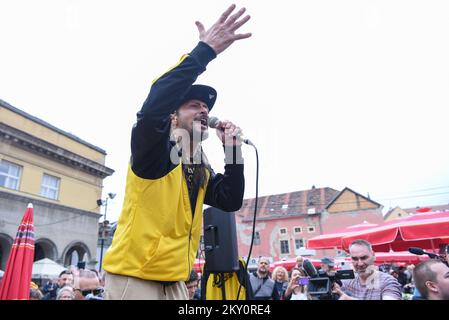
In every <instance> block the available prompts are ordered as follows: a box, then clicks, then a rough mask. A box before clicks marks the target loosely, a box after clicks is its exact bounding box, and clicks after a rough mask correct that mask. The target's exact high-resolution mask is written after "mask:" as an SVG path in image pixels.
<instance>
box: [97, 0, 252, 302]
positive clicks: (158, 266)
mask: <svg viewBox="0 0 449 320" xmlns="http://www.w3.org/2000/svg"><path fill="white" fill-rule="evenodd" d="M234 9H235V5H232V6H231V7H229V8H228V10H226V11H225V12H224V13H223V14H222V15H221V17H220V18H219V19H218V21H217V22H216V23H215V24H214V25H213V26H212V27H211V28H210V29H209V30H207V31H206V30H205V28H204V26H203V25H202V24H201V23H200V22H196V25H197V27H198V30H199V33H200V42H199V43H198V45H197V46H196V47H195V48H194V49H193V50H192V51H191V52H190V54H187V55H184V56H183V57H182V58H181V60H180V62H179V63H178V64H177V65H176V66H174V67H173V68H171V69H170V70H169V71H168V72H167V73H165V74H164V75H162V76H161V77H159V78H158V79H157V80H155V81H154V82H153V85H152V87H151V90H150V93H149V95H148V98H147V99H146V101H145V103H144V105H143V107H142V109H141V110H140V112H138V114H137V123H136V124H135V125H134V127H133V129H132V136H131V154H132V155H131V161H130V165H129V169H128V176H127V182H126V194H125V200H124V204H123V209H122V213H121V215H120V219H119V221H118V225H117V229H116V232H115V235H114V239H113V242H112V245H111V247H110V248H109V250H108V252H107V253H106V256H105V258H104V265H103V267H104V270H106V272H107V274H106V281H105V297H106V299H114V300H116V299H124V300H128V299H132V300H140V299H150V300H156V299H162V300H172V299H184V300H187V299H188V297H189V296H188V291H187V288H186V286H185V283H184V282H185V281H187V280H188V279H189V276H190V273H191V271H192V268H193V264H194V261H195V257H196V254H197V251H198V247H199V240H200V234H201V225H202V217H201V216H202V207H203V203H205V204H208V205H211V206H214V207H217V208H220V209H222V210H225V211H236V210H238V209H240V207H241V205H242V201H243V193H244V176H243V161H242V158H241V142H240V140H239V139H236V137H238V136H239V135H240V133H241V132H240V128H238V127H237V126H236V125H234V124H233V123H231V122H229V121H222V122H220V123H219V124H218V125H217V126H216V128H217V130H216V131H217V135H218V136H219V138H220V139H221V141H222V143H223V146H224V149H225V162H226V165H225V172H224V174H215V173H214V172H213V171H212V169H211V168H210V166H209V164H208V163H207V160H206V157H205V156H204V153H203V150H202V148H201V140H204V139H205V138H206V137H207V133H208V126H207V125H208V115H209V112H210V110H211V109H212V107H213V106H214V103H215V100H216V98H217V93H216V91H215V90H214V89H213V88H211V87H209V86H204V85H193V83H194V82H195V80H196V79H197V77H198V76H199V75H200V74H201V73H203V72H204V71H205V70H206V66H207V64H208V63H209V62H210V61H211V60H213V59H214V58H215V57H216V56H217V55H218V54H220V53H221V52H223V51H224V50H225V49H227V48H228V47H229V46H230V45H231V44H232V43H233V42H234V41H236V40H240V39H245V38H249V37H250V36H251V34H250V33H247V34H236V33H235V32H236V31H237V29H239V28H240V27H241V26H242V25H244V24H245V23H246V22H247V21H248V20H249V18H250V17H249V16H245V17H243V18H241V17H242V15H243V14H244V12H245V9H244V8H243V9H240V10H239V11H238V12H236V13H235V14H233V15H231V13H232V12H233V11H234Z"/></svg>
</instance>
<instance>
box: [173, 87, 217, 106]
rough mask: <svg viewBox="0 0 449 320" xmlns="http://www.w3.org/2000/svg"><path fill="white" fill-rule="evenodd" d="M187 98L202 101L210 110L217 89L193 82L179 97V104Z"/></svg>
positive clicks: (187, 99)
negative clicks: (182, 95)
mask: <svg viewBox="0 0 449 320" xmlns="http://www.w3.org/2000/svg"><path fill="white" fill-rule="evenodd" d="M189 100H200V101H202V102H204V103H205V104H206V105H207V107H208V108H209V111H210V110H212V107H213V106H214V104H215V100H217V91H216V90H215V89H214V88H212V87H209V86H206V85H203V84H194V85H192V86H191V87H190V89H189V91H188V92H187V93H186V94H185V96H184V97H183V98H182V99H181V102H180V103H179V105H182V104H183V103H184V102H186V101H189Z"/></svg>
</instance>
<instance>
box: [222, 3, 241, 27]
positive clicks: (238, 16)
mask: <svg viewBox="0 0 449 320" xmlns="http://www.w3.org/2000/svg"><path fill="white" fill-rule="evenodd" d="M245 11H246V9H245V8H241V9H240V10H239V11H237V13H235V14H233V15H232V16H231V17H230V18H229V19H228V20H227V21H226V23H225V26H227V27H230V26H231V25H232V24H233V23H234V22H236V21H237V19H238V18H240V17H241V16H242V15H243V14H244V13H245Z"/></svg>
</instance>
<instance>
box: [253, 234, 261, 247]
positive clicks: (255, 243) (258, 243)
mask: <svg viewBox="0 0 449 320" xmlns="http://www.w3.org/2000/svg"><path fill="white" fill-rule="evenodd" d="M254 245H255V246H260V233H259V231H256V233H255V234H254Z"/></svg>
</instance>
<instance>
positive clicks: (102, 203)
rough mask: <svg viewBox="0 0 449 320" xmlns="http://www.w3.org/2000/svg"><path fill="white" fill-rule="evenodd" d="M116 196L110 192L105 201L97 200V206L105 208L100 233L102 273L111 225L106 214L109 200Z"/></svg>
mask: <svg viewBox="0 0 449 320" xmlns="http://www.w3.org/2000/svg"><path fill="white" fill-rule="evenodd" d="M116 195H117V194H115V193H112V192H109V193H108V196H107V197H106V199H105V200H101V199H98V200H97V205H98V206H104V217H103V223H102V226H101V227H100V228H101V229H100V231H101V237H100V240H101V249H100V267H99V271H100V272H101V266H102V264H103V249H104V240H105V238H106V229H107V228H108V225H109V221H108V220H107V219H106V214H107V212H108V200H109V199H111V200H112V199H114V198H115V196H116Z"/></svg>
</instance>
